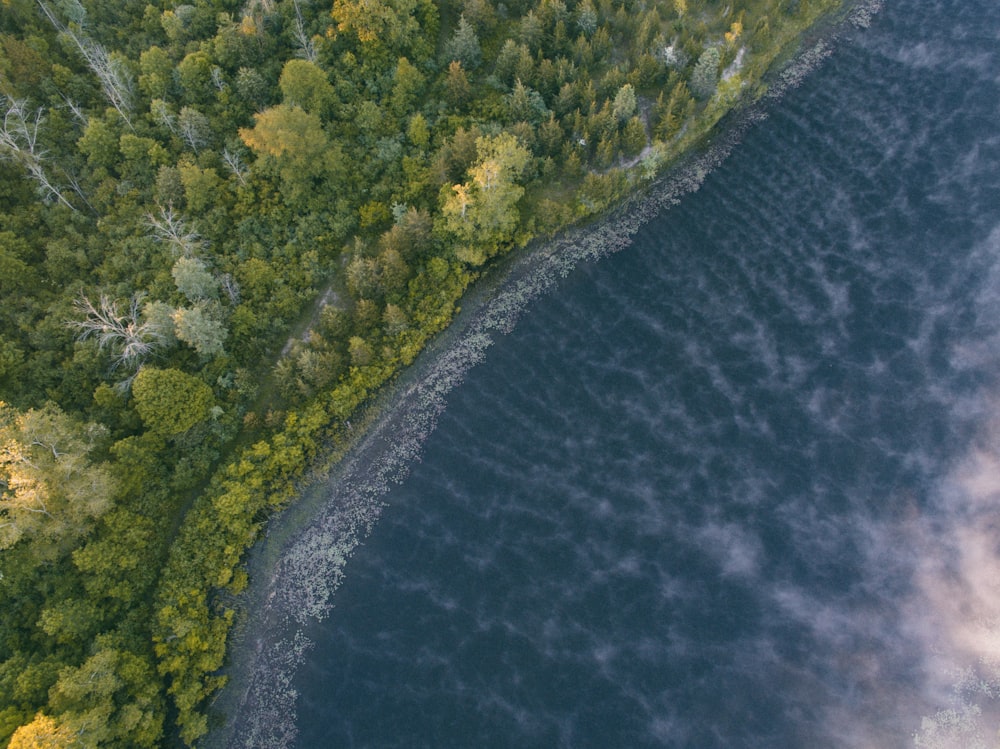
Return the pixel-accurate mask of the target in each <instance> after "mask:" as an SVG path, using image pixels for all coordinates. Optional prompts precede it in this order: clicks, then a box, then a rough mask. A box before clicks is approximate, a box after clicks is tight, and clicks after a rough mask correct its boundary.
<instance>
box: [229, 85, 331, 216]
mask: <svg viewBox="0 0 1000 749" xmlns="http://www.w3.org/2000/svg"><path fill="white" fill-rule="evenodd" d="M254 121H255V124H254V127H253V128H241V129H240V137H241V138H242V139H243V142H244V143H246V145H248V146H249V147H250V148H251V149H252V150H253V151H254V152H255V153H257V154H258V156H259V157H260V158H261V159H262V160H263V161H264V165H265V166H270V167H272V168H274V169H276V170H277V171H278V174H279V175H280V176H281V179H282V183H283V186H284V189H285V191H286V192H287V195H288V198H289V199H290V200H291V201H292V202H294V203H298V202H301V201H305V200H307V199H308V198H310V197H312V196H313V195H314V192H315V191H314V187H315V185H314V184H313V181H314V180H316V179H321V178H325V177H336V176H339V174H340V173H341V172H342V171H343V168H344V165H343V158H342V151H341V149H340V147H339V146H338V145H336V144H331V143H330V141H329V138H328V137H327V134H326V132H325V131H324V130H323V123H322V122H321V121H320V118H319V116H318V115H316V114H314V113H311V112H306V111H305V110H304V109H302V107H300V106H297V105H289V104H279V105H278V106H276V107H271V108H270V109H267V110H265V111H263V112H261V113H259V114H255V115H254Z"/></svg>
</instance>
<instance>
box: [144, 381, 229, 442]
mask: <svg viewBox="0 0 1000 749" xmlns="http://www.w3.org/2000/svg"><path fill="white" fill-rule="evenodd" d="M132 395H133V397H134V398H135V407H136V410H137V411H138V412H139V416H141V417H142V421H143V423H144V424H145V425H146V426H147V427H148V428H149V429H150V430H152V431H153V432H155V433H156V434H159V435H161V436H163V437H173V436H175V435H177V434H180V433H181V432H186V431H187V430H188V429H190V428H191V427H193V426H194V425H195V424H198V423H200V422H202V421H204V420H205V419H206V418H207V417H208V414H209V411H210V410H211V408H212V406H213V405H214V404H215V398H214V397H213V395H212V389H211V388H210V387H208V385H206V384H205V383H204V382H202V381H201V380H199V379H198V378H197V377H192V376H191V375H189V374H185V373H184V372H181V371H180V370H178V369H154V368H152V367H144V368H143V369H141V370H139V374H138V375H136V378H135V381H134V382H133V383H132Z"/></svg>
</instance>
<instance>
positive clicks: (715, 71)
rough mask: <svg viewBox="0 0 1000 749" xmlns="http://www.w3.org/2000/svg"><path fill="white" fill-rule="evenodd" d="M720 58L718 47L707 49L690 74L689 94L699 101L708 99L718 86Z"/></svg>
mask: <svg viewBox="0 0 1000 749" xmlns="http://www.w3.org/2000/svg"><path fill="white" fill-rule="evenodd" d="M721 61H722V56H721V54H720V53H719V49H718V47H709V48H708V49H706V50H705V51H704V52H702V53H701V56H700V57H699V58H698V62H696V63H695V66H694V70H693V71H692V72H691V93H693V94H694V95H695V96H696V97H697V98H699V99H710V98H711V97H712V95H713V94H714V93H715V89H716V87H717V86H718V85H719V65H720V63H721Z"/></svg>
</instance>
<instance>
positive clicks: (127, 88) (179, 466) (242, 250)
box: [0, 0, 842, 747]
mask: <svg viewBox="0 0 1000 749" xmlns="http://www.w3.org/2000/svg"><path fill="white" fill-rule="evenodd" d="M841 4H842V2H841V0H735V2H724V1H722V0H718V1H717V0H673V1H672V2H661V3H649V2H645V0H596V1H595V0H579V1H573V0H571V1H570V2H568V3H567V2H565V1H564V0H540V2H534V1H533V0H510V1H509V2H496V3H494V2H492V0H447V1H446V2H434V1H433V0H388V1H386V2H382V0H334V2H333V4H332V6H331V5H330V4H329V3H327V4H323V3H321V2H317V0H250V1H249V2H246V3H243V2H240V3H233V2H229V0H195V1H194V2H193V3H191V4H177V3H174V2H151V3H149V4H145V5H143V4H142V3H108V2H104V1H103V0H0V109H2V114H3V117H2V126H0V263H2V268H3V273H0V289H2V290H3V299H4V304H3V306H2V308H0V315H2V316H3V325H2V327H0V398H2V401H3V404H2V406H0V745H4V744H5V743H7V742H9V743H7V745H9V746H10V747H33V746H50V745H51V746H80V747H98V746H105V747H152V746H161V745H168V744H169V745H173V744H178V743H184V744H188V745H190V744H192V743H194V742H195V741H197V740H198V738H199V737H200V736H202V735H203V734H204V733H205V732H206V731H207V730H208V728H209V723H210V720H209V712H208V704H209V700H210V698H211V696H212V695H213V694H214V693H215V692H216V690H217V689H218V688H219V687H220V686H221V684H222V682H223V677H222V676H221V675H220V673H219V670H220V668H221V666H222V665H223V662H224V659H225V654H226V641H227V634H228V632H229V630H230V627H231V624H232V620H233V613H232V610H231V601H232V597H233V596H234V595H238V594H239V593H240V592H241V591H242V590H243V589H244V587H245V585H246V582H247V575H246V572H245V570H243V569H242V568H241V562H242V560H243V557H244V554H245V552H246V550H247V548H248V547H249V546H250V545H251V544H252V543H253V541H254V540H255V539H256V538H257V537H258V535H259V534H260V533H261V530H262V528H263V526H264V524H265V523H266V521H267V518H268V517H269V515H270V514H272V513H273V512H275V511H276V510H278V509H280V508H281V507H283V506H285V505H286V504H287V503H288V502H289V501H290V500H291V499H292V498H293V497H294V495H295V493H296V488H297V485H298V482H299V481H300V480H301V478H302V477H303V475H304V473H305V471H306V470H307V469H308V467H309V466H310V464H311V463H312V462H313V461H314V460H315V459H316V458H317V456H319V455H320V454H322V453H324V452H325V451H327V450H328V449H329V447H330V446H331V445H335V444H337V443H339V442H342V441H343V440H345V439H346V437H347V434H348V432H349V431H350V419H351V418H352V416H354V417H355V419H357V414H358V410H359V408H361V407H362V406H363V405H364V404H365V403H366V401H368V399H369V398H370V397H371V395H372V393H374V392H375V391H376V390H377V389H378V388H379V387H381V386H382V385H383V384H384V383H386V382H387V381H389V380H390V379H391V378H392V377H393V376H394V375H395V374H397V373H398V372H399V370H400V369H401V368H402V367H404V366H406V365H408V364H409V363H411V362H412V361H413V359H414V358H415V357H416V355H417V354H418V352H419V351H420V350H421V349H422V348H423V346H424V345H425V343H426V342H427V341H428V339H429V338H430V337H431V336H433V335H434V334H435V333H437V332H438V331H440V330H441V329H443V328H444V327H445V326H447V324H448V323H449V321H450V320H451V318H452V316H453V314H454V313H455V311H456V309H457V305H458V303H459V301H460V299H461V297H462V295H463V293H464V292H465V290H466V289H467V287H468V286H469V284H470V283H471V282H472V281H473V280H474V279H475V277H476V276H477V274H478V273H480V272H481V270H482V269H483V268H484V267H487V266H488V265H489V263H490V262H491V260H492V259H494V258H496V257H498V256H500V255H503V254H504V253H506V252H508V251H510V250H511V249H512V248H515V247H519V246H523V245H525V244H526V243H527V242H529V241H530V240H531V239H533V238H535V237H549V236H551V235H552V234H554V233H555V232H557V231H558V230H560V229H562V228H564V227H566V226H568V225H569V224H571V223H574V222H578V221H581V220H584V219H586V218H588V217H591V216H594V215H597V214H600V213H601V212H602V211H604V210H606V209H607V208H608V207H609V206H610V205H612V204H614V203H615V202H616V201H618V200H620V199H621V198H622V197H623V196H624V195H626V194H627V193H628V192H629V191H632V190H634V189H636V188H637V187H639V186H641V185H642V184H643V183H644V182H646V181H648V180H650V179H651V178H652V177H654V176H655V175H656V174H657V173H659V172H661V171H662V170H663V169H664V168H666V167H667V166H669V165H670V164H671V163H672V162H673V161H675V160H676V159H677V158H678V157H679V156H680V155H681V154H683V153H684V152H686V151H687V150H689V149H690V148H691V146H692V145H695V144H697V143H699V142H701V141H702V140H703V139H704V138H705V137H706V136H707V134H708V133H709V132H710V131H711V129H712V127H713V126H714V125H715V124H716V123H717V122H718V120H719V119H720V118H721V117H722V116H723V115H725V114H726V113H727V112H728V111H730V110H731V109H732V108H733V107H734V106H735V105H737V104H738V103H739V102H740V101H742V100H752V99H754V98H756V97H758V96H760V95H761V94H762V93H763V91H764V87H763V84H762V78H763V75H764V73H765V72H766V71H767V70H769V69H770V68H771V67H772V66H773V64H774V62H775V60H776V59H778V58H779V57H781V56H782V55H787V54H788V52H789V51H790V50H791V49H792V48H793V47H794V44H795V42H796V40H797V39H798V37H799V36H800V35H801V33H802V32H803V31H804V30H805V29H807V28H809V27H810V26H811V25H812V24H813V23H814V22H815V21H816V20H817V19H818V18H820V17H821V16H822V15H823V14H824V13H827V12H830V11H832V10H834V9H835V8H837V7H839V6H840V5H841ZM302 330H305V333H304V334H302V333H301V331H302Z"/></svg>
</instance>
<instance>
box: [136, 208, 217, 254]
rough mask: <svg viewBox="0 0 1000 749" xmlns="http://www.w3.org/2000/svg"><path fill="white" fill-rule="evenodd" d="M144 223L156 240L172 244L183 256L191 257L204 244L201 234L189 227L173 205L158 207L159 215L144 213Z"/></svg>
mask: <svg viewBox="0 0 1000 749" xmlns="http://www.w3.org/2000/svg"><path fill="white" fill-rule="evenodd" d="M146 225H147V226H149V228H150V229H152V230H153V238H154V239H155V240H156V241H158V242H167V243H168V244H170V245H173V247H174V249H175V250H177V251H179V252H180V253H181V254H182V255H184V256H185V257H192V256H194V255H196V254H197V252H196V251H197V250H198V248H199V247H201V246H202V245H203V244H204V240H202V238H201V235H199V234H198V232H196V231H194V230H193V229H191V228H189V227H188V225H187V223H186V222H185V221H184V219H183V218H182V217H181V216H180V215H179V214H177V213H175V212H174V209H173V207H171V206H168V207H167V208H160V215H159V216H158V217H157V216H154V215H153V214H151V213H150V214H147V215H146Z"/></svg>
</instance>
